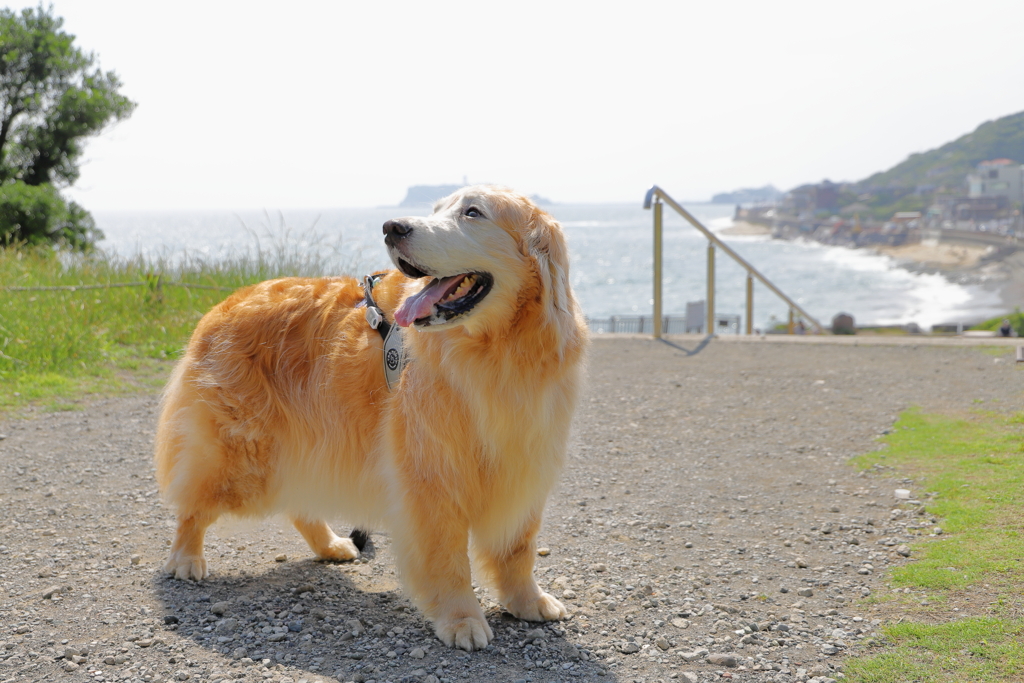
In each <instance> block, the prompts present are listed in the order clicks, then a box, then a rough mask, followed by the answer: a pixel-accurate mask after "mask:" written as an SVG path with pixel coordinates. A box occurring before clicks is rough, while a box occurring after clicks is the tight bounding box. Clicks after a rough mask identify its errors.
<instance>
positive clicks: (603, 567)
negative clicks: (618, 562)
mask: <svg viewBox="0 0 1024 683" xmlns="http://www.w3.org/2000/svg"><path fill="white" fill-rule="evenodd" d="M590 569H591V571H595V572H606V571H608V565H606V564H605V563H604V562H598V563H597V564H592V565H590Z"/></svg>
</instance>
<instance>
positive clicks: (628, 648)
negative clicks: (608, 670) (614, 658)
mask: <svg viewBox="0 0 1024 683" xmlns="http://www.w3.org/2000/svg"><path fill="white" fill-rule="evenodd" d="M619 652H621V653H622V654H624V655H631V654H633V653H636V652H640V646H639V645H637V644H636V643H633V642H628V643H623V644H622V645H621V646H619Z"/></svg>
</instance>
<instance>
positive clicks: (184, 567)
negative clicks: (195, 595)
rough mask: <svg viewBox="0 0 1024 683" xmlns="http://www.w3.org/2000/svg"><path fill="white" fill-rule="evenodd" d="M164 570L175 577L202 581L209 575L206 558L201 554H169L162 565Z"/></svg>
mask: <svg viewBox="0 0 1024 683" xmlns="http://www.w3.org/2000/svg"><path fill="white" fill-rule="evenodd" d="M164 571H165V572H167V573H168V574H170V575H172V576H173V577H174V578H176V579H182V580H188V579H193V580H195V581H202V580H203V579H205V578H206V577H207V576H209V575H210V571H209V570H208V569H207V568H206V558H205V557H203V556H202V555H177V554H175V555H171V558H170V559H169V560H167V564H165V565H164Z"/></svg>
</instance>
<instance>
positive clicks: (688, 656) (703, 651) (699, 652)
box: [679, 647, 708, 662]
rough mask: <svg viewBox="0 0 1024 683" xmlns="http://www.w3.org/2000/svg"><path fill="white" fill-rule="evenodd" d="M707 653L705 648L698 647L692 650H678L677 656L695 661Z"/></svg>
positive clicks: (688, 660)
mask: <svg viewBox="0 0 1024 683" xmlns="http://www.w3.org/2000/svg"><path fill="white" fill-rule="evenodd" d="M707 654H708V651H707V649H706V648H703V647H702V648H699V649H697V650H694V651H693V652H680V653H679V656H680V657H682V658H683V659H684V660H686V661H687V662H695V661H697V660H698V659H700V658H701V657H706V656H707Z"/></svg>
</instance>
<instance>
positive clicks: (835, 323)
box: [832, 313, 857, 334]
mask: <svg viewBox="0 0 1024 683" xmlns="http://www.w3.org/2000/svg"><path fill="white" fill-rule="evenodd" d="M832 334H857V327H856V325H854V324H853V316H852V315H850V314H849V313H840V314H838V315H837V316H836V317H834V318H832Z"/></svg>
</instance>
